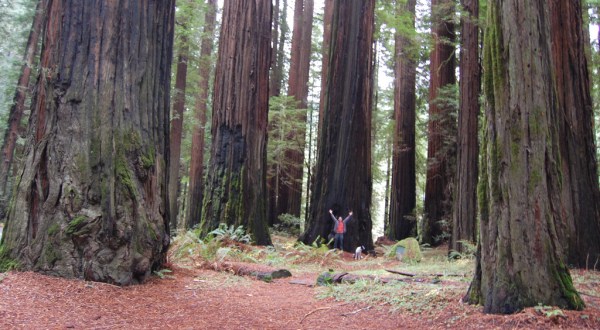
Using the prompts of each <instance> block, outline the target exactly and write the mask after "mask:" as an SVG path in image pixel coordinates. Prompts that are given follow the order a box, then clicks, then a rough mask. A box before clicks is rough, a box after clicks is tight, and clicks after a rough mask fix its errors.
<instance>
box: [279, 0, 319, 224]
mask: <svg viewBox="0 0 600 330" xmlns="http://www.w3.org/2000/svg"><path fill="white" fill-rule="evenodd" d="M313 8H314V0H296V7H295V10H294V33H293V35H292V52H291V59H290V74H289V80H288V95H290V96H294V97H295V99H296V101H298V104H299V108H300V109H306V107H307V104H308V74H309V72H310V54H311V45H312V43H311V37H312V24H313ZM298 120H299V121H300V122H303V123H306V114H305V113H304V112H302V114H301V115H298ZM287 139H288V140H290V141H299V143H300V144H301V145H300V148H299V149H300V150H302V151H295V150H287V151H286V152H285V158H286V159H287V160H288V161H286V163H288V164H291V165H290V167H289V168H288V170H287V171H285V172H284V173H285V175H284V178H283V181H284V182H286V184H285V185H283V186H282V189H281V190H282V191H281V194H280V196H281V197H280V203H279V204H280V207H281V208H280V212H279V213H289V214H292V215H294V216H297V217H299V216H300V207H301V203H302V175H303V173H304V171H303V167H304V145H305V140H306V133H305V132H304V131H301V132H300V133H299V134H294V135H292V134H289V135H288V136H287Z"/></svg>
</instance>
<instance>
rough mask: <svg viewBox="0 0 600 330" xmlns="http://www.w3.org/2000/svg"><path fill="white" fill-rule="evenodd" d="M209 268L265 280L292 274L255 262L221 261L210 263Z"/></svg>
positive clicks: (268, 280) (285, 270) (269, 280)
mask: <svg viewBox="0 0 600 330" xmlns="http://www.w3.org/2000/svg"><path fill="white" fill-rule="evenodd" d="M211 268H212V269H213V270H216V271H219V272H229V273H232V274H234V275H239V276H250V277H255V278H256V279H259V280H261V281H265V282H271V281H273V280H274V279H278V278H285V277H290V276H292V273H290V271H289V270H287V269H273V268H270V267H266V266H262V265H256V264H245V263H229V262H222V263H214V264H212V267H211Z"/></svg>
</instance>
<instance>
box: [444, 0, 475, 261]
mask: <svg viewBox="0 0 600 330" xmlns="http://www.w3.org/2000/svg"><path fill="white" fill-rule="evenodd" d="M461 5H462V8H463V13H464V15H466V17H463V18H461V34H460V36H461V48H460V49H461V51H460V104H459V110H458V148H457V149H458V156H457V160H456V164H457V171H456V184H455V186H456V189H455V190H454V191H455V197H454V208H453V217H452V236H451V239H450V244H449V247H450V249H451V250H454V251H458V252H462V251H463V250H464V246H463V244H462V243H461V242H460V241H463V240H464V241H469V242H472V243H475V242H477V227H476V226H477V213H476V212H477V208H476V206H477V204H476V201H477V178H478V167H477V161H478V159H479V143H478V138H477V136H478V128H477V117H478V115H479V93H480V91H481V70H480V69H479V67H480V66H479V25H478V23H477V22H478V21H479V0H463V1H461ZM461 17H462V16H461Z"/></svg>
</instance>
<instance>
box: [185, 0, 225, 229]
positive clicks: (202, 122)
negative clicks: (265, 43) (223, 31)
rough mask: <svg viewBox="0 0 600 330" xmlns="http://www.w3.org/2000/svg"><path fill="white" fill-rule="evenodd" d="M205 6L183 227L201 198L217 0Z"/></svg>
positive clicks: (197, 211)
mask: <svg viewBox="0 0 600 330" xmlns="http://www.w3.org/2000/svg"><path fill="white" fill-rule="evenodd" d="M206 3H207V5H208V9H207V11H206V14H205V16H204V36H203V37H202V43H201V45H200V65H199V70H198V75H199V76H200V82H199V90H200V93H199V95H198V96H197V97H196V103H195V106H194V108H195V111H194V115H195V117H196V121H197V122H198V125H197V126H194V130H193V133H192V159H191V161H190V187H189V196H190V198H189V202H188V213H187V221H186V224H185V226H184V228H186V229H189V228H193V227H194V226H195V225H198V224H200V219H201V218H202V198H203V189H204V171H203V169H204V135H205V131H206V111H207V108H208V106H207V104H208V95H209V88H210V87H209V85H210V84H209V79H210V77H211V67H212V60H211V58H212V53H213V44H214V43H213V37H214V31H215V24H216V21H217V20H216V18H217V0H207V2H206Z"/></svg>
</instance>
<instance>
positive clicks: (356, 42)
mask: <svg viewBox="0 0 600 330" xmlns="http://www.w3.org/2000/svg"><path fill="white" fill-rule="evenodd" d="M374 8H375V1H374V0H368V1H364V0H352V1H347V0H338V1H335V2H334V10H333V12H334V14H333V25H332V31H333V32H332V38H331V48H330V49H331V53H330V54H331V57H330V59H331V61H330V62H329V65H330V67H329V70H328V72H329V74H328V77H327V86H326V88H327V91H326V99H325V111H324V114H325V116H324V118H323V120H324V122H323V131H322V134H321V136H320V142H319V146H320V149H319V151H318V159H317V167H316V177H315V180H314V183H313V189H312V194H311V196H312V197H311V198H312V202H311V205H310V216H309V218H308V221H307V223H306V230H305V231H304V233H303V234H302V235H301V237H300V240H301V241H303V242H304V243H307V244H310V243H312V242H314V241H315V240H316V239H317V238H318V237H321V238H326V237H327V236H328V234H329V233H330V232H331V229H332V221H331V218H330V216H329V214H328V210H329V209H332V210H333V211H334V213H335V214H336V215H339V216H344V217H345V216H346V215H347V213H348V211H354V219H353V220H352V221H350V222H349V224H348V231H347V233H346V236H345V238H344V249H345V250H346V251H350V250H351V249H353V248H355V247H356V246H358V245H364V246H365V247H366V248H367V249H371V248H372V247H373V239H372V234H371V228H372V226H373V225H372V221H371V194H372V177H371V107H372V93H373V28H374V24H373V23H374Z"/></svg>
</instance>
